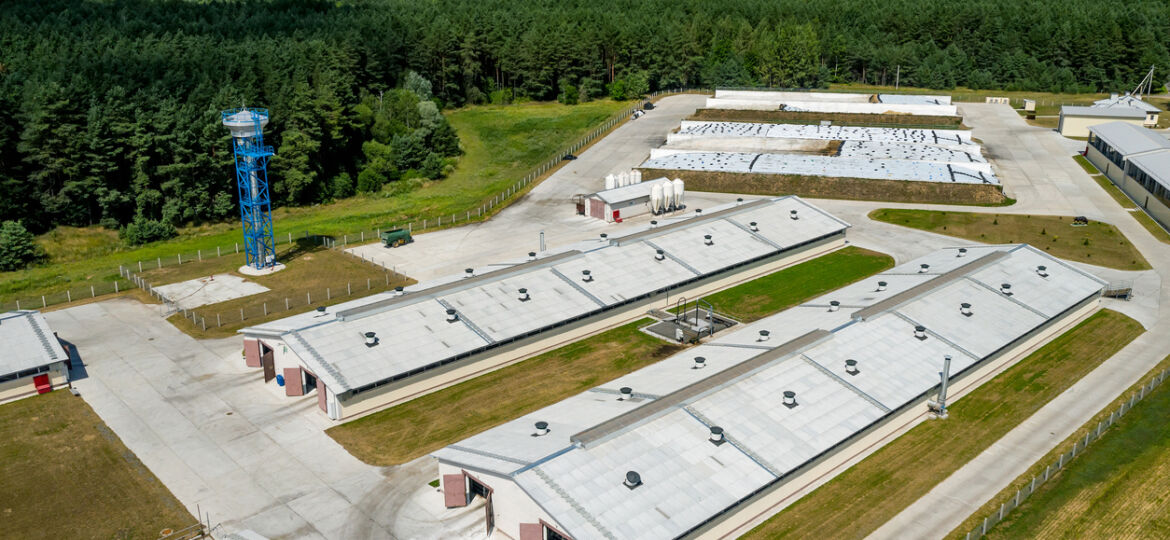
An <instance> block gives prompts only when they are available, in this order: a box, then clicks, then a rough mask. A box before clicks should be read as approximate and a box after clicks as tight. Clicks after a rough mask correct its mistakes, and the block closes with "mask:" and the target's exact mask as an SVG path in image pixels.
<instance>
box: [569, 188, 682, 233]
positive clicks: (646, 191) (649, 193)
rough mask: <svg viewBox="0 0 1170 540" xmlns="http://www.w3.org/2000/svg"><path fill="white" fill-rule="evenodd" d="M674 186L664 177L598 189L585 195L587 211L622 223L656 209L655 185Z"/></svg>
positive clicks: (591, 214)
mask: <svg viewBox="0 0 1170 540" xmlns="http://www.w3.org/2000/svg"><path fill="white" fill-rule="evenodd" d="M666 185H671V186H673V183H672V182H671V180H670V179H669V178H666V177H662V178H656V179H654V180H649V181H646V182H641V183H638V184H629V185H626V186H622V187H618V188H613V189H607V190H604V191H598V192H597V193H594V194H592V195H587V196H586V197H585V211H586V214H587V215H588V216H589V217H594V218H597V219H603V220H605V221H609V222H612V223H621V222H622V220H623V219H629V218H631V217H634V216H640V215H642V214H649V213H651V212H653V211H654V208H653V205H652V202H653V201H652V200H651V199H652V197H653V195H654V187H655V186H659V188H660V189H661V188H663V187H665V186H666Z"/></svg>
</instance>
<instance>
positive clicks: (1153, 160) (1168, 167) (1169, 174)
mask: <svg viewBox="0 0 1170 540" xmlns="http://www.w3.org/2000/svg"><path fill="white" fill-rule="evenodd" d="M1129 162H1130V163H1132V164H1134V165H1135V166H1137V167H1138V168H1139V169H1141V170H1142V171H1145V173H1146V174H1147V175H1149V176H1150V178H1153V179H1154V180H1155V181H1156V182H1158V183H1159V184H1162V186H1163V187H1165V188H1166V189H1170V151H1158V152H1150V153H1148V154H1142V155H1140V156H1134V157H1132V158H1130V159H1129Z"/></svg>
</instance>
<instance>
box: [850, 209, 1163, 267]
mask: <svg viewBox="0 0 1170 540" xmlns="http://www.w3.org/2000/svg"><path fill="white" fill-rule="evenodd" d="M869 218H870V219H874V220H877V221H884V222H886V223H892V224H894V225H901V226H903V227H910V228H912V229H921V230H924V231H930V232H933V233H937V234H945V235H947V236H954V237H958V238H965V239H967V240H974V241H976V242H985V243H988V244H1016V243H1021V242H1023V243H1027V244H1031V245H1032V246H1034V247H1036V248H1038V249H1043V250H1044V251H1047V252H1049V253H1051V254H1052V255H1054V256H1056V257H1060V258H1062V259H1068V260H1072V261H1080V262H1084V263H1089V264H1095V265H1097V266H1106V267H1109V268H1117V269H1119V270H1148V269H1149V268H1150V263H1148V262H1146V258H1145V257H1143V256H1142V254H1141V252H1139V251H1138V250H1137V248H1135V247H1134V246H1133V244H1131V243H1130V242H1129V239H1127V238H1126V237H1125V235H1123V234H1121V231H1119V230H1117V227H1114V226H1113V225H1110V224H1108V223H1103V222H1100V221H1091V222H1089V224H1088V225H1086V226H1083V227H1074V226H1073V224H1072V222H1073V218H1072V217H1065V216H1032V215H1018V214H976V213H970V212H948V211H935V210H904V209H890V208H879V209H877V210H874V211H873V212H870V213H869Z"/></svg>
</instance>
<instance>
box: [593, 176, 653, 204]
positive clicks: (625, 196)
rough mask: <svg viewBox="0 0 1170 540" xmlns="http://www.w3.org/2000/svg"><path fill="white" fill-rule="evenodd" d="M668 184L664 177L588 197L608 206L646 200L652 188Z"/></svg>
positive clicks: (599, 192)
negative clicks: (599, 200)
mask: <svg viewBox="0 0 1170 540" xmlns="http://www.w3.org/2000/svg"><path fill="white" fill-rule="evenodd" d="M666 182H670V179H668V178H666V177H665V176H663V177H661V178H655V179H653V180H646V181H644V182H639V183H637V184H630V185H628V186H622V187H619V188H613V189H607V190H605V191H598V192H597V193H594V194H593V195H590V197H594V198H598V199H601V200H602V201H605V202H606V203H608V204H614V203H619V202H625V201H630V200H634V199H641V198H647V197H649V196H650V192H651V191H653V190H654V186H656V185H661V184H664V183H666Z"/></svg>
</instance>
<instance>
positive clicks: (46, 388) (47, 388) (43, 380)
mask: <svg viewBox="0 0 1170 540" xmlns="http://www.w3.org/2000/svg"><path fill="white" fill-rule="evenodd" d="M33 386H36V387H37V393H38V394H47V393H49V392H52V391H53V383H51V382H49V375H48V374H45V375H37V376H36V377H33Z"/></svg>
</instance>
